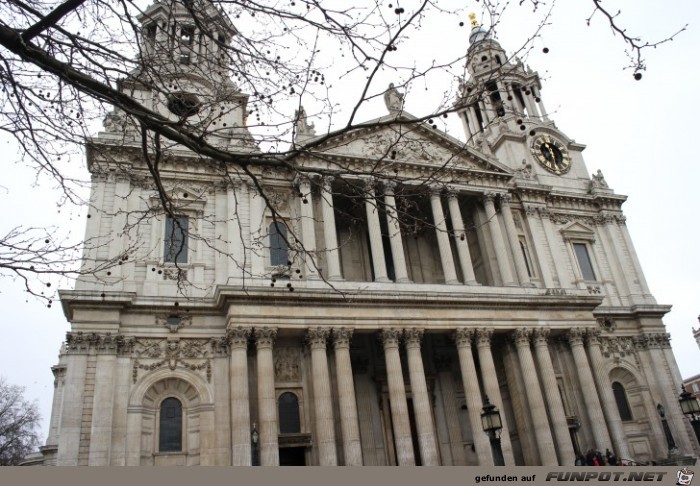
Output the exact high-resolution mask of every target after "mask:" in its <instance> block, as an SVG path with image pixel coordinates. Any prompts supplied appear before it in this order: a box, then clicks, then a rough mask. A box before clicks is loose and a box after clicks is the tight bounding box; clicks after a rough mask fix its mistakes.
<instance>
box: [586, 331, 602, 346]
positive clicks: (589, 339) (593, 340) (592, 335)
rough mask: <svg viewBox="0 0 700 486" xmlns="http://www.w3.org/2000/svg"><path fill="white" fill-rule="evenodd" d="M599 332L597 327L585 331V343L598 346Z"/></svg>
mask: <svg viewBox="0 0 700 486" xmlns="http://www.w3.org/2000/svg"><path fill="white" fill-rule="evenodd" d="M601 334H602V333H601V332H600V330H599V329H589V330H588V332H586V343H587V344H588V346H589V347H591V346H600V336H601Z"/></svg>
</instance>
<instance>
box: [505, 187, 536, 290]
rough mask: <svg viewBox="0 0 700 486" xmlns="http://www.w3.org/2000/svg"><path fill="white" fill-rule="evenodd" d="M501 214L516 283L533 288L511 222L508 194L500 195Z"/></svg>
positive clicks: (512, 222) (510, 198)
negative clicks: (511, 256) (516, 278)
mask: <svg viewBox="0 0 700 486" xmlns="http://www.w3.org/2000/svg"><path fill="white" fill-rule="evenodd" d="M500 199H501V201H500V202H501V214H502V215H503V222H504V223H505V226H506V237H507V240H508V244H509V245H510V252H511V253H512V255H513V261H514V262H515V271H516V273H517V274H518V281H519V282H520V285H523V286H525V287H534V285H533V284H532V282H531V281H530V275H528V273H527V265H525V257H524V256H523V252H522V249H521V248H520V238H518V230H517V229H516V228H515V221H514V220H513V212H512V211H511V209H510V201H511V200H512V199H513V197H512V196H511V195H510V194H501V198H500Z"/></svg>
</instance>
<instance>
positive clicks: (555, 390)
mask: <svg viewBox="0 0 700 486" xmlns="http://www.w3.org/2000/svg"><path fill="white" fill-rule="evenodd" d="M548 337H549V329H547V328H538V329H536V330H535V332H534V342H535V356H536V357H537V366H538V368H539V370H540V377H541V378H542V388H543V389H544V397H545V399H546V400H547V407H548V408H549V418H550V421H551V423H552V429H553V432H554V438H555V439H556V441H557V454H558V457H559V465H561V466H568V465H571V463H572V461H573V460H574V458H575V457H576V453H575V452H574V446H573V444H572V443H571V436H570V435H569V426H568V424H567V423H566V412H565V411H564V404H563V403H562V401H561V395H560V393H559V386H558V384H557V377H556V375H555V374H554V366H552V357H551V355H550V354H549V347H548V346H547V338H548Z"/></svg>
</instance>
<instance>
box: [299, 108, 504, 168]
mask: <svg viewBox="0 0 700 486" xmlns="http://www.w3.org/2000/svg"><path fill="white" fill-rule="evenodd" d="M361 126H363V127H366V128H358V129H355V130H352V131H349V132H347V133H340V134H338V135H337V136H330V137H329V136H324V137H323V138H326V141H324V142H323V143H320V144H318V145H315V143H314V142H315V141H316V140H318V139H319V138H321V137H316V139H312V140H308V141H306V144H309V145H311V146H313V148H312V149H311V150H310V152H311V153H317V154H319V155H321V154H323V156H329V155H332V156H337V157H349V158H353V159H356V160H357V159H360V160H362V159H364V160H367V162H368V164H372V165H373V166H374V165H375V164H377V162H381V163H385V164H392V165H393V164H396V165H400V164H405V165H413V166H424V167H426V166H427V167H431V166H432V167H436V168H445V169H449V170H464V171H480V172H491V173H495V174H501V175H506V176H508V175H510V174H511V171H510V170H509V169H508V168H507V167H506V166H504V165H502V164H500V163H499V162H497V161H496V160H495V159H493V158H491V157H489V156H486V155H484V154H482V153H480V152H478V151H477V150H475V149H474V148H473V147H469V146H467V145H466V144H464V143H463V142H460V141H459V140H457V139H455V138H453V137H450V136H449V135H446V134H445V133H442V132H440V131H438V130H436V129H433V128H429V126H428V124H427V123H422V122H417V121H415V119H413V118H412V117H409V116H406V115H402V116H401V117H400V118H395V117H391V118H390V117H385V118H379V119H377V120H371V121H369V122H365V123H363V124H361ZM314 145H315V146H314Z"/></svg>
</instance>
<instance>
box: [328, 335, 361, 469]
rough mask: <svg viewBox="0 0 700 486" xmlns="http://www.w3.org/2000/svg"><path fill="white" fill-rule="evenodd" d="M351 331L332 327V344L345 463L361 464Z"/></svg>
mask: <svg viewBox="0 0 700 486" xmlns="http://www.w3.org/2000/svg"><path fill="white" fill-rule="evenodd" d="M352 333H353V331H352V329H347V328H342V327H341V328H339V329H333V346H334V348H335V372H336V375H337V376H336V381H337V383H338V406H339V408H340V430H341V432H342V434H343V455H344V457H345V465H346V466H362V443H361V441H360V427H359V420H358V416H357V401H356V398H355V384H354V382H353V377H352V362H351V360H350V338H351V337H352Z"/></svg>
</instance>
